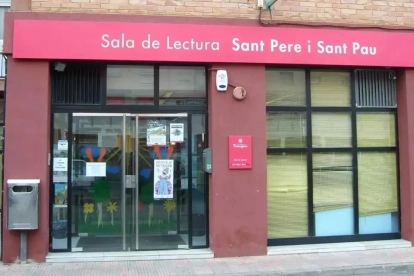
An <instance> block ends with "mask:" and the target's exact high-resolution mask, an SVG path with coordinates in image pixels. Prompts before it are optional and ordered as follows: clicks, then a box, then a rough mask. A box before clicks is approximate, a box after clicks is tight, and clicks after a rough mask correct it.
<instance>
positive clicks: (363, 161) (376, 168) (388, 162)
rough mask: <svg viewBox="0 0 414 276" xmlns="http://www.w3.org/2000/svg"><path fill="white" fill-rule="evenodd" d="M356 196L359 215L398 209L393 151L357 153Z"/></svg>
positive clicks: (395, 166)
mask: <svg viewBox="0 0 414 276" xmlns="http://www.w3.org/2000/svg"><path fill="white" fill-rule="evenodd" d="M358 198H359V215H360V216H367V215H377V214H383V213H390V212H396V211H398V195H397V165H396V155H395V153H394V152H359V153H358Z"/></svg>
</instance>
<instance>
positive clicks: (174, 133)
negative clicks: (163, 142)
mask: <svg viewBox="0 0 414 276" xmlns="http://www.w3.org/2000/svg"><path fill="white" fill-rule="evenodd" d="M170 142H176V143H182V142H184V124H178V123H174V124H170Z"/></svg>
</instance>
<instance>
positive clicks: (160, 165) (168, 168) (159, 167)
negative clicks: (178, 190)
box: [154, 159, 174, 199]
mask: <svg viewBox="0 0 414 276" xmlns="http://www.w3.org/2000/svg"><path fill="white" fill-rule="evenodd" d="M173 181H174V160H165V159H156V160H154V199H166V198H173V197H174V191H173V189H174V185H173Z"/></svg>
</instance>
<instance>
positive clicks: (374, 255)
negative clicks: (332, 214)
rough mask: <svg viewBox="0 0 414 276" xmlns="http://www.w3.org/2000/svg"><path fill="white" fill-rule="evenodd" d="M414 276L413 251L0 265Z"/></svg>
mask: <svg viewBox="0 0 414 276" xmlns="http://www.w3.org/2000/svg"><path fill="white" fill-rule="evenodd" d="M388 273H405V275H414V248H401V249H385V250H384V249H382V250H366V251H349V252H335V253H317V254H295V255H276V256H263V257H243V258H215V259H189V260H165V261H134V262H133V261H128V262H104V263H98V262H93V263H92V262H90V263H53V264H50V263H47V264H46V263H44V264H36V263H31V264H12V265H5V264H0V275H7V276H26V275H30V276H40V275H41V276H52V275H53V276H56V275H62V276H69V275H71V276H72V275H73V276H81V275H88V276H94V275H96V276H106V275H108V276H109V275H111V276H112V275H119V276H127V275H134V276H135V275H138V276H144V275H151V276H152V275H154V276H156V275H162V276H167V275H223V276H224V275H329V276H331V275H332V276H334V275H362V274H366V275H367V274H368V275H379V274H388Z"/></svg>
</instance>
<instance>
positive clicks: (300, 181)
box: [266, 68, 399, 244]
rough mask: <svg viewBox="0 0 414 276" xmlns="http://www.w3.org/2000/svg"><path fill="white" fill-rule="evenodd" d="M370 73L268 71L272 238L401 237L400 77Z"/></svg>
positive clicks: (269, 197) (339, 238)
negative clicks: (397, 82) (397, 98)
mask: <svg viewBox="0 0 414 276" xmlns="http://www.w3.org/2000/svg"><path fill="white" fill-rule="evenodd" d="M367 72H368V73H367ZM367 72H364V74H360V73H359V71H358V70H355V71H351V70H313V69H311V70H309V69H289V68H278V69H268V70H267V71H266V83H267V88H266V106H267V107H266V110H267V153H268V155H267V176H268V178H267V179H268V180H267V194H268V239H269V240H270V241H269V244H285V243H286V242H285V241H286V239H287V238H296V239H291V241H292V243H294V240H298V239H297V238H302V239H300V240H301V242H304V241H303V239H312V238H313V239H314V238H316V237H320V238H319V239H325V240H326V241H328V239H326V237H334V236H335V237H337V240H343V241H345V240H353V239H355V235H363V234H379V235H378V236H377V237H378V238H382V237H384V238H385V236H388V237H392V236H395V237H396V238H397V235H399V234H398V233H399V208H398V181H397V180H398V177H397V171H398V169H397V142H396V141H397V138H396V116H395V113H396V104H395V95H396V94H395V82H394V81H393V80H390V79H386V78H383V79H381V76H389V72H385V73H384V74H382V72H381V71H379V72H376V71H375V72H374V73H372V74H377V75H378V76H380V77H379V78H369V76H370V74H371V72H370V70H367ZM381 74H382V75H381ZM361 76H362V77H361ZM386 82H389V84H390V85H388V83H387V85H388V86H387V85H385V83H386ZM381 84H384V87H385V88H383V87H382V86H381ZM386 87H391V88H390V89H387V88H386ZM358 99H359V102H358V104H357V100H358ZM361 99H363V101H361ZM360 102H363V104H359V103H360ZM384 103H387V104H384ZM369 237H373V235H369ZM369 237H368V236H367V239H368V238H369ZM374 238H375V237H374ZM329 240H331V241H332V240H335V238H334V239H332V238H329ZM278 241H283V242H280V243H279V242H278ZM287 241H288V243H289V240H287Z"/></svg>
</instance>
